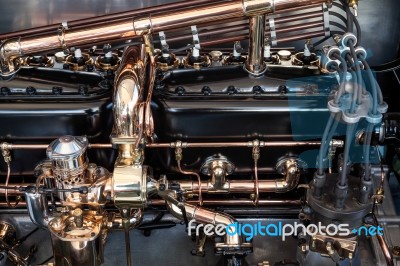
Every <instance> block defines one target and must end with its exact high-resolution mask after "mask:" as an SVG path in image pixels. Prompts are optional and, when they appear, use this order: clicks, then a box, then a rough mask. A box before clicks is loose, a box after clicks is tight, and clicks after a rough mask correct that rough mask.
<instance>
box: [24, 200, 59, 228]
mask: <svg viewBox="0 0 400 266" xmlns="http://www.w3.org/2000/svg"><path fill="white" fill-rule="evenodd" d="M25 201H26V206H27V207H28V213H29V217H30V218H31V220H32V222H33V223H34V224H36V225H37V226H39V227H40V228H43V229H47V225H48V223H49V222H50V220H51V219H52V217H51V216H50V213H49V208H48V202H47V198H46V195H45V194H40V193H28V192H27V193H25Z"/></svg>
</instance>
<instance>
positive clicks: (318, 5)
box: [274, 1, 324, 14]
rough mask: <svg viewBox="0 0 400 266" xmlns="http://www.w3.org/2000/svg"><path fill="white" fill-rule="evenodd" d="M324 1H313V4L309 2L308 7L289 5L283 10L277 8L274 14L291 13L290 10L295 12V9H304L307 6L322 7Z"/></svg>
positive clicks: (310, 7) (309, 7)
mask: <svg viewBox="0 0 400 266" xmlns="http://www.w3.org/2000/svg"><path fill="white" fill-rule="evenodd" d="M322 3H324V1H322V2H319V3H313V4H308V5H307V7H304V6H295V7H289V8H286V9H282V10H277V9H275V12H274V14H281V13H290V12H295V11H302V10H304V9H305V8H307V9H312V8H317V7H321V4H322Z"/></svg>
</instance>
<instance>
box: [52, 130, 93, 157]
mask: <svg viewBox="0 0 400 266" xmlns="http://www.w3.org/2000/svg"><path fill="white" fill-rule="evenodd" d="M87 147H88V141H87V138H86V137H74V136H69V135H67V136H62V137H60V138H58V139H56V140H54V141H53V142H52V143H50V145H49V147H47V150H46V153H47V157H48V158H49V159H69V158H76V157H79V156H81V155H82V154H83V153H84V152H85V151H86V149H87Z"/></svg>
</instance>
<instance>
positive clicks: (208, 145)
mask: <svg viewBox="0 0 400 266" xmlns="http://www.w3.org/2000/svg"><path fill="white" fill-rule="evenodd" d="M173 145H174V142H172V143H148V144H146V148H174V146H173ZM320 145H321V141H269V142H264V143H263V144H262V145H260V148H262V147H282V146H320ZM230 147H252V142H251V141H250V142H248V141H247V142H198V143H196V142H182V148H230Z"/></svg>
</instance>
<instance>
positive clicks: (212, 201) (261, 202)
mask: <svg viewBox="0 0 400 266" xmlns="http://www.w3.org/2000/svg"><path fill="white" fill-rule="evenodd" d="M186 202H187V203H190V204H196V203H197V201H196V200H188V201H186ZM148 203H149V205H153V206H162V205H165V200H160V199H151V200H149V201H148ZM301 204H302V203H301V200H284V199H277V200H269V199H259V200H258V205H259V206H282V205H296V206H298V205H301ZM203 205H209V206H210V205H211V206H213V205H215V206H221V205H229V206H232V205H241V206H254V201H253V200H250V199H222V200H221V199H204V200H203ZM0 207H1V205H0Z"/></svg>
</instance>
